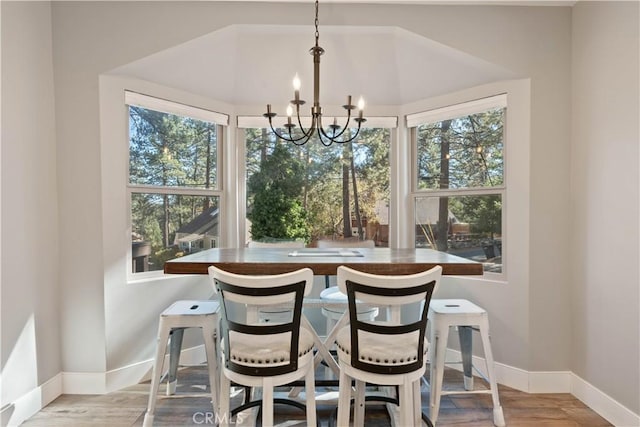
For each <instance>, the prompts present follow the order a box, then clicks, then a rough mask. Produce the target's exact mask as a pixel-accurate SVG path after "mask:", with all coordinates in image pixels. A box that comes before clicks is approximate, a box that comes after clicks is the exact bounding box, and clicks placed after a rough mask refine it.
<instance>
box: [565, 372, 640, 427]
mask: <svg viewBox="0 0 640 427" xmlns="http://www.w3.org/2000/svg"><path fill="white" fill-rule="evenodd" d="M571 375H572V381H571V394H572V395H574V396H575V397H576V398H578V399H580V400H581V401H582V402H584V404H585V405H587V406H588V407H589V408H591V409H593V410H594V411H595V412H597V413H598V414H599V415H600V416H601V417H602V418H604V419H606V420H607V421H609V422H610V423H611V424H613V425H614V426H616V427H638V426H640V415H638V414H634V413H633V412H632V411H631V410H629V409H628V408H626V407H625V406H623V405H621V404H620V403H619V402H617V401H615V400H614V399H612V398H611V397H609V396H607V395H606V394H604V393H603V392H602V391H600V390H598V389H597V388H595V387H594V386H592V385H591V384H589V383H588V382H586V381H585V380H583V379H582V378H580V377H578V376H577V375H575V374H571Z"/></svg>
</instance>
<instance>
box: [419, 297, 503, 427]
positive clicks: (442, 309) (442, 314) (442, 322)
mask: <svg viewBox="0 0 640 427" xmlns="http://www.w3.org/2000/svg"><path fill="white" fill-rule="evenodd" d="M427 317H428V319H429V322H430V325H431V338H430V341H431V346H430V347H429V360H430V361H431V365H430V377H429V381H430V382H431V384H430V386H431V393H430V405H431V413H430V416H431V420H432V422H433V423H434V424H435V423H436V420H437V418H438V412H439V410H440V398H441V397H442V396H443V395H449V394H466V393H487V394H491V398H492V401H493V423H494V424H495V425H496V426H499V427H501V426H504V425H505V421H504V414H503V412H502V406H500V398H499V396H498V385H497V382H496V375H495V371H494V362H493V352H492V351H491V342H490V339H489V316H488V313H487V311H486V310H485V309H483V308H482V307H479V306H477V305H476V304H474V303H472V302H471V301H469V300H466V299H432V300H431V303H430V304H429V312H428V314H427ZM452 326H455V327H457V328H458V336H459V339H460V350H461V353H462V365H463V372H464V385H465V386H464V388H465V389H464V390H460V391H458V390H447V391H443V390H442V383H443V373H444V365H445V356H446V351H447V340H448V337H449V328H450V327H452ZM474 330H478V331H479V332H480V336H481V338H482V347H483V349H484V355H485V362H486V366H487V374H488V375H487V376H488V379H487V381H488V383H489V390H474V388H473V373H472V369H473V364H472V354H471V350H472V332H473V331H474Z"/></svg>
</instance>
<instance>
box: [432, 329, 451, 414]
mask: <svg viewBox="0 0 640 427" xmlns="http://www.w3.org/2000/svg"><path fill="white" fill-rule="evenodd" d="M447 332H448V328H447V329H446V330H444V331H436V332H435V339H434V341H432V343H431V344H432V345H433V347H432V349H433V357H432V358H431V377H430V381H431V399H430V400H431V411H430V413H429V415H430V418H431V422H432V423H433V424H435V423H436V420H437V419H438V412H439V411H440V397H441V396H440V393H441V391H442V380H443V377H444V361H445V356H446V353H447Z"/></svg>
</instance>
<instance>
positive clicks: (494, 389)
mask: <svg viewBox="0 0 640 427" xmlns="http://www.w3.org/2000/svg"><path fill="white" fill-rule="evenodd" d="M480 336H481V337H482V346H483V348H484V357H485V360H486V362H487V374H488V377H489V386H490V387H491V398H492V400H493V423H494V424H495V425H496V426H498V427H502V426H504V425H505V422H504V413H503V412H502V406H500V397H499V396H498V383H497V381H496V373H495V369H494V363H493V351H492V350H491V340H490V338H489V321H488V320H486V321H485V322H483V324H482V325H480Z"/></svg>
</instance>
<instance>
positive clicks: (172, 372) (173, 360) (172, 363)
mask: <svg viewBox="0 0 640 427" xmlns="http://www.w3.org/2000/svg"><path fill="white" fill-rule="evenodd" d="M184 329H185V328H175V329H172V330H171V333H170V335H171V342H170V344H169V374H168V375H167V396H171V395H174V394H175V393H176V388H177V387H178V377H177V375H178V365H179V363H180V351H181V350H182V338H183V337H184Z"/></svg>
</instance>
